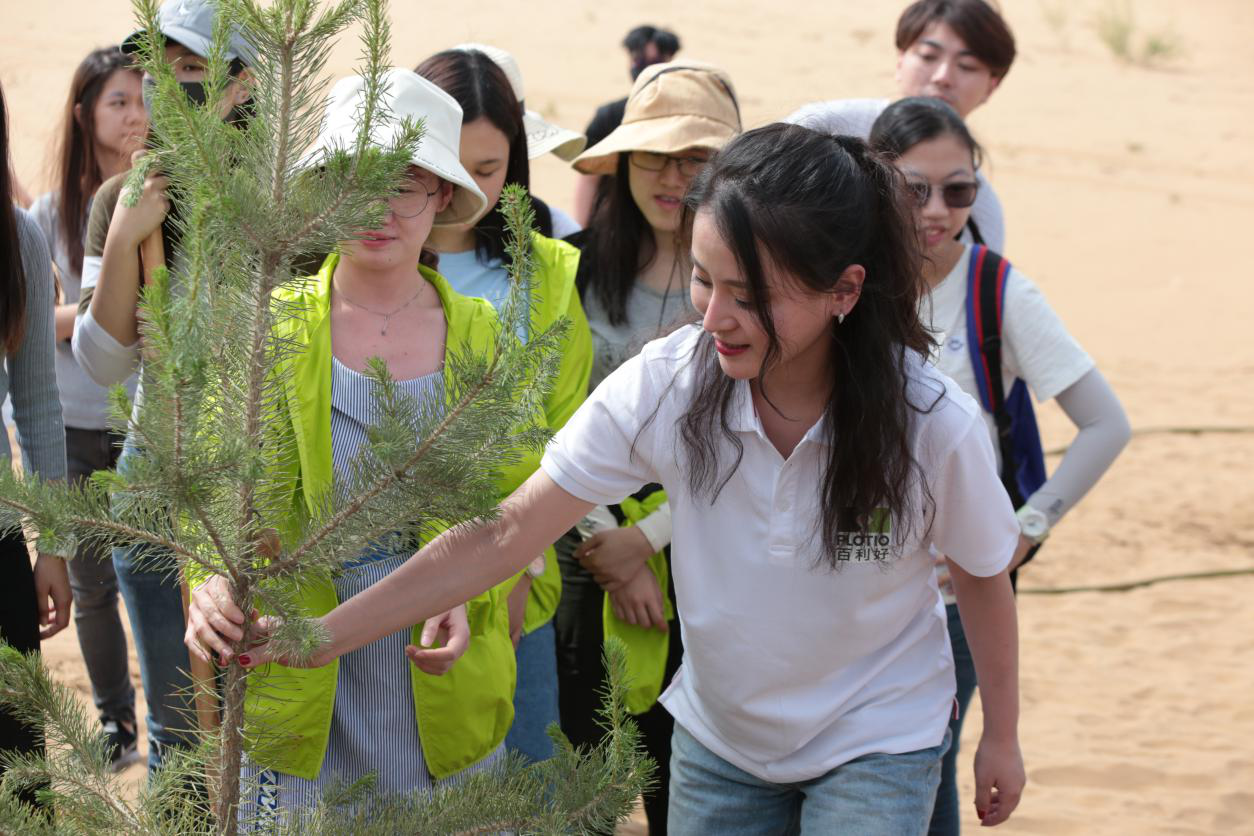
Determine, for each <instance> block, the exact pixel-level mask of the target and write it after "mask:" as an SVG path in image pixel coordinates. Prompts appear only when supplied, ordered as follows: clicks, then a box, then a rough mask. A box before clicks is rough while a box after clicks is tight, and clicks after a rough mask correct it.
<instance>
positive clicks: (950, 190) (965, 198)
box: [906, 180, 980, 209]
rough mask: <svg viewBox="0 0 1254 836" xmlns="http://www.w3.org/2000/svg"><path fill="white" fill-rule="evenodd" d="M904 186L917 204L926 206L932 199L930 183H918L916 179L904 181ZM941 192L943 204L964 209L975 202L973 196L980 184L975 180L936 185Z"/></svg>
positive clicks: (978, 189) (951, 207)
mask: <svg viewBox="0 0 1254 836" xmlns="http://www.w3.org/2000/svg"><path fill="white" fill-rule="evenodd" d="M906 188H907V189H909V190H910V194H912V195H914V200H915V202H916V203H918V204H919V206H926V205H927V202H928V201H929V200H931V199H932V184H931V183H919V182H916V181H909V180H908V181H906ZM938 188H939V189H940V193H941V200H943V201H945V205H946V206H948V207H949V208H950V209H966V208H967V207H968V206H970V205H971V204H973V203H975V196H976V195H977V194H978V193H979V191H980V184H979V183H978V182H975V181H971V182H968V183H946V184H945V185H943V186H939V187H938Z"/></svg>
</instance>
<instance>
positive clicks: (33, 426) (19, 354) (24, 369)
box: [0, 208, 65, 480]
mask: <svg viewBox="0 0 1254 836" xmlns="http://www.w3.org/2000/svg"><path fill="white" fill-rule="evenodd" d="M14 213H15V215H16V222H17V239H18V246H19V247H20V248H21V251H22V270H23V272H25V273H26V327H25V329H24V331H23V334H22V342H21V344H20V345H18V348H17V351H15V352H13V353H12V354H10V355H8V356H7V357H5V358H4V364H3V365H2V366H0V400H3V398H4V395H5V394H8V395H9V397H10V398H11V399H12V400H13V422H14V423H15V424H16V425H17V438H18V443H19V444H21V446H22V464H23V466H24V468H25V470H26V472H27V473H35V474H38V475H39V476H40V477H42V478H44V479H49V480H50V479H64V478H65V427H64V425H63V424H62V422H61V396H60V393H59V392H58V390H57V372H56V361H55V356H56V348H55V347H54V346H55V342H56V331H55V329H54V326H53V305H54V303H55V286H54V284H53V281H52V260H51V257H50V256H49V253H48V242H47V241H46V240H45V239H44V236H43V233H41V232H40V231H39V227H37V226H36V225H35V222H34V221H32V220H31V219H30V217H29V216H28V215H27V214H26V212H25V211H24V210H22V209H17V208H15V209H14ZM0 456H6V457H8V458H12V457H13V450H12V448H11V447H10V446H9V434H8V433H0Z"/></svg>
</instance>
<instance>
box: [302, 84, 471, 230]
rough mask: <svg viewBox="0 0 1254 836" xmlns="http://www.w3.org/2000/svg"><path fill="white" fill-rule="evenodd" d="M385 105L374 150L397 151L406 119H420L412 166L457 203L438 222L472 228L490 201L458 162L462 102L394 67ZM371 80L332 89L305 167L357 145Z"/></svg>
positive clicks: (376, 129) (376, 128)
mask: <svg viewBox="0 0 1254 836" xmlns="http://www.w3.org/2000/svg"><path fill="white" fill-rule="evenodd" d="M383 87H384V92H383V94H382V96H381V101H380V104H381V105H382V110H383V111H384V112H385V113H386V114H388V115H387V116H386V117H385V118H383V119H380V120H378V121H377V122H376V123H375V126H374V129H373V130H372V131H371V133H370V141H371V143H372V144H374V145H377V146H378V147H380V148H387V147H389V146H391V145H392V143H393V140H394V139H395V138H396V135H397V134H398V133H399V131H400V127H401V123H402V121H404V119H405V118H406V117H408V118H411V119H421V120H423V124H424V127H425V132H424V133H423V135H422V141H421V142H419V143H418V148H417V149H416V150H415V151H414V156H413V164H414V165H416V166H418V167H419V168H422V169H425V170H427V171H430V172H431V173H432V174H434V175H436V176H437V177H440V178H441V179H444V180H447V181H449V182H450V183H452V184H453V199H452V200H451V201H450V202H449V205H448V206H447V207H446V208H445V209H444V211H442V212H440V213H439V214H438V215H436V216H435V225H436V226H463V225H469V224H473V223H474V222H475V221H477V220H479V218H480V217H482V216H483V214H484V213H485V212H486V211H487V210H488V199H487V197H485V196H484V194H483V192H481V191H480V190H479V187H478V186H477V185H475V181H474V178H472V177H471V176H470V174H469V173H468V172H467V171H466V169H465V168H463V167H462V164H461V160H460V159H459V158H458V153H459V149H460V148H461V137H462V109H461V106H460V105H458V104H457V101H456V100H455V99H454V98H453V97H452V96H450V95H449V94H448V93H445V92H444V91H443V90H441V89H440V88H439V87H437V86H436V85H434V84H432V83H431V82H430V81H427V80H426V79H425V78H423V77H421V76H420V75H418V74H417V73H415V72H414V71H413V70H403V69H400V68H398V67H393V68H391V69H389V70H387V71H386V72H385V73H384V74H383ZM365 98H366V80H365V79H364V78H362V77H361V76H359V75H353V76H349V77H348V78H342V79H340V80H339V81H337V82H335V86H334V87H332V88H331V95H330V97H329V98H328V99H327V112H326V115H325V116H324V117H323V121H322V128H321V130H320V131H319V132H318V139H317V140H316V141H315V142H314V144H313V146H312V147H311V148H310V149H309V150H308V151H306V152H305V155H304V157H303V158H302V159H301V167H303V168H312V167H313V166H316V165H320V164H321V162H322V160H323V159H325V157H326V155H327V154H328V153H330V152H332V151H339V150H350V149H352V148H353V147H354V146H355V145H356V144H357V130H358V125H359V124H360V117H361V111H362V106H363V105H364V104H365Z"/></svg>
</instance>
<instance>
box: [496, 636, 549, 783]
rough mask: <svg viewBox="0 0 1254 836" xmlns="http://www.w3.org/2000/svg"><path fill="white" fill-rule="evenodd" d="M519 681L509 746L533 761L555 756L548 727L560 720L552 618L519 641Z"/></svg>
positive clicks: (517, 652) (506, 746) (515, 691)
mask: <svg viewBox="0 0 1254 836" xmlns="http://www.w3.org/2000/svg"><path fill="white" fill-rule="evenodd" d="M516 657H517V659H518V684H517V686H516V687H515V689H514V725H513V726H511V727H510V730H509V734H507V735H506V736H505V748H506V749H508V750H510V751H511V752H518V753H519V754H522V755H524V756H526V758H527V759H528V760H530V761H543V760H548V759H549V758H551V757H553V741H552V739H550V738H549V735H548V732H547V729H548V727H549V725H550V724H551V723H556V722H557V721H558V711H557V645H556V633H555V631H554V629H553V622H552V620H550V621H547V622H545V623H544V624H543V625H542V626H540V627H537V628H536V629H535V630H532V631H531V632H530V633H525V634H524V635H523V637H522V639H521V640H520V641H519V642H518V650H517V651H516Z"/></svg>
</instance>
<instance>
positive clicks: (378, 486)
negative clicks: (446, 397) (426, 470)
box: [262, 358, 496, 578]
mask: <svg viewBox="0 0 1254 836" xmlns="http://www.w3.org/2000/svg"><path fill="white" fill-rule="evenodd" d="M495 372H496V358H493V363H492V365H491V366H490V367H489V368H488V372H487V374H485V375H484V376H483V378H482V379H481V380H480V381H479V383H478V385H477V386H475V388H474V389H472V390H471V391H470V392H467V393H466V395H465V396H464V397H463V398H462V399H461V400H460V401H459V402H458V403H457V406H455V407H454V408H453V409H451V410H449V411H448V412H447V413H446V414H445V416H444V418H443V419H442V420H441V421H440V423H439V425H438V426H436V428H435V429H434V430H433V431H432V432H431V433H430V434H429V435H428V436H427V437H426V438H424V439H423V440H422V444H420V445H419V446H418V449H417V450H415V451H414V453H413V455H412V456H410V457H409V458H408V459H406V460H405V463H404V464H403V465H401V466H400V467H399V468H394V469H393V470H392V471H390V472H389V473H388V474H387V475H386V476H384V477H383V478H381V479H379V480H378V481H377V482H375V483H374V484H373V485H371V486H370V487H369V488H367V489H366V490H365V491H363V492H362V493H360V494H358V495H357V496H356V497H354V498H353V499H352V501H350V502H349V503H348V504H347V505H346V506H345V507H343V508H341V509H340V510H339V511H337V512H336V513H335V514H334V515H333V516H332V517H331V519H329V520H327V521H326V522H325V523H323V524H322V526H321V527H319V529H318V530H317V531H316V532H314V533H313V534H312V535H311V536H310V537H309V539H307V540H305V542H303V543H301V544H300V545H299V546H297V547H296V548H295V549H293V550H292V552H291V553H290V554H288V556H287V557H284V558H282V559H280V560H276V561H274V562H273V563H271V564H270V565H269V566H267V567H266V568H265V569H263V570H262V574H263V575H264V576H265V577H268V578H273V577H278V576H279V575H281V574H283V573H285V572H287V571H288V570H289V569H291V568H292V567H295V566H299V565H300V561H301V558H303V557H304V556H305V555H306V554H308V553H309V552H310V551H311V550H313V549H315V548H317V547H318V545H319V544H321V543H322V541H323V540H325V539H326V538H327V537H329V536H331V534H333V533H334V532H335V530H336V529H338V528H339V527H340V526H341V525H343V524H344V523H345V522H346V521H347V520H348V519H350V518H351V517H353V515H355V514H356V513H357V512H358V511H360V510H361V509H362V508H363V507H365V505H366V503H367V502H369V501H370V500H371V499H374V498H375V497H376V496H378V495H379V494H381V493H383V492H384V491H385V490H387V489H388V488H390V487H392V485H395V484H396V483H397V482H398V481H400V480H401V479H402V478H404V475H405V473H406V472H407V471H409V470H410V469H411V468H412V467H413V466H414V465H415V464H417V463H418V462H420V461H422V459H423V457H424V456H426V455H427V452H428V451H429V450H430V449H431V448H432V447H433V446H434V445H435V442H436V441H437V440H438V439H439V438H440V436H441V435H442V434H443V433H444V432H445V431H446V430H447V429H448V427H449V426H450V425H451V424H453V423H454V422H455V421H456V420H457V418H458V416H460V415H461V413H462V412H464V411H465V410H466V408H467V407H468V406H470V404H472V403H474V401H475V398H477V397H478V396H479V394H480V393H481V392H483V390H484V389H486V388H487V387H488V386H489V385H491V382H492V377H493V375H494V374H495Z"/></svg>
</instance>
